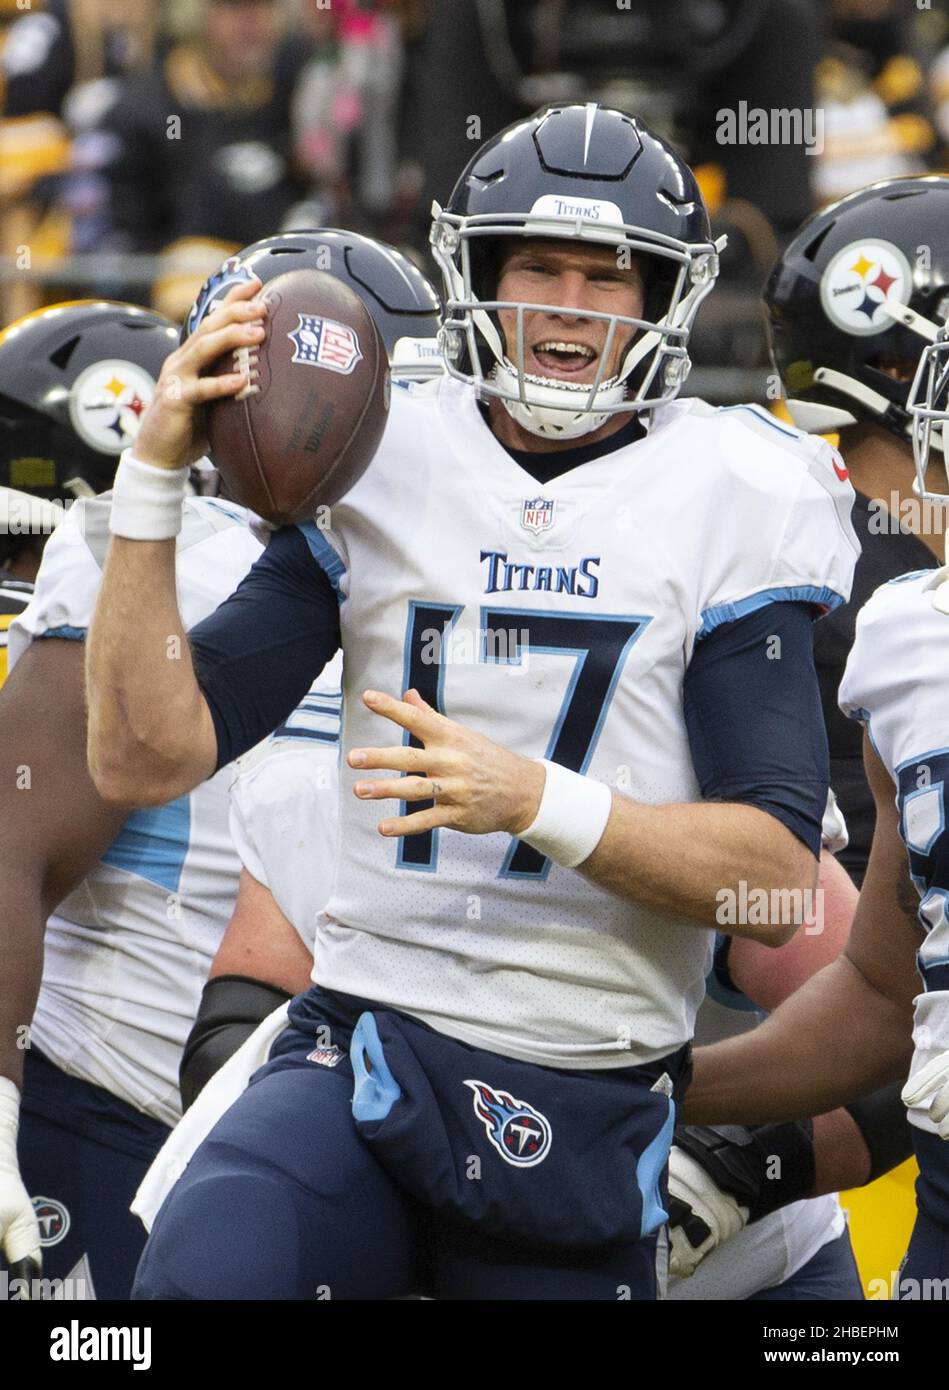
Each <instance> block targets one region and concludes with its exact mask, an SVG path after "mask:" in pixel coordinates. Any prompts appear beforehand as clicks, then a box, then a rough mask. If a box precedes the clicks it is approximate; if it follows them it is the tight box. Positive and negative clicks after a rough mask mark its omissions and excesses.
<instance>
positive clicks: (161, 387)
mask: <svg viewBox="0 0 949 1390" xmlns="http://www.w3.org/2000/svg"><path fill="white" fill-rule="evenodd" d="M260 288H261V284H260V281H259V280H257V279H254V280H250V281H246V282H244V283H242V284H239V285H235V286H234V287H233V288H232V289H231V290H229V291H228V293H227V295H226V296H225V297H224V299H222V300H221V301H220V303H219V304H218V305H216V306H215V309H214V312H213V313H212V314H208V315H206V316H205V318H204V319H203V320H202V322H201V323H200V324H199V326H198V327H197V329H196V330H195V331H194V333H192V335H191V337H190V338H188V339H187V340H186V341H185V342H183V343H182V344H181V347H179V348H176V350H175V351H174V352H173V353H171V354H170V356H169V357H167V358H166V359H165V363H164V365H163V367H162V369H161V375H160V376H159V378H158V383H157V385H156V387H155V399H154V400H153V401H152V403H151V405H150V406H149V407H148V409H147V410H146V411H145V414H144V415H143V416H142V423H141V426H140V428H139V431H138V434H137V435H136V438H135V449H134V453H135V457H136V458H137V459H139V460H140V461H141V462H142V463H151V464H154V465H155V466H156V467H158V468H168V469H173V468H184V467H185V466H186V465H187V464H190V463H193V462H194V460H195V459H199V458H201V456H202V455H203V454H204V453H205V452H206V451H207V445H206V440H205V437H204V422H203V412H202V410H201V407H202V406H204V405H206V404H207V402H208V401H215V400H219V399H221V398H222V397H223V396H235V395H236V394H237V392H238V391H240V390H241V388H242V387H244V386H246V385H247V381H248V378H247V376H246V374H245V373H243V372H229V373H227V374H226V375H224V376H202V375H201V373H202V372H203V371H205V370H206V369H207V368H208V367H210V366H211V365H212V363H214V362H216V361H217V359H218V358H219V357H221V356H223V355H224V353H226V352H234V351H235V350H237V349H239V348H254V347H257V346H258V345H259V344H260V343H261V342H262V341H263V337H264V327H263V320H264V319H265V318H266V316H267V307H266V305H265V304H264V303H263V301H262V300H260V299H257V298H255V297H254V296H255V295H256V294H257V291H258V290H259V289H260Z"/></svg>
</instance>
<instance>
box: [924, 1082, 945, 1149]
mask: <svg viewBox="0 0 949 1390" xmlns="http://www.w3.org/2000/svg"><path fill="white" fill-rule="evenodd" d="M947 1115H949V1085H943V1086H940V1088H939V1090H938V1091H937V1092H936V1094H935V1095H934V1096H933V1103H932V1105H931V1106H930V1107H929V1118H930V1119H931V1120H932V1122H933V1124H934V1125H938V1126H939V1133H940V1134H941V1135H942V1137H943V1138H945V1137H946V1136H945V1135H944V1134H943V1133H942V1131H943V1121H944V1120H945V1119H946V1116H947Z"/></svg>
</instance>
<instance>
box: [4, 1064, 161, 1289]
mask: <svg viewBox="0 0 949 1390" xmlns="http://www.w3.org/2000/svg"><path fill="white" fill-rule="evenodd" d="M168 1134H169V1130H168V1128H167V1126H166V1125H163V1124H161V1123H159V1121H158V1120H154V1119H152V1118H151V1117H150V1116H148V1115H143V1114H141V1113H140V1112H139V1111H138V1110H135V1109H134V1108H133V1107H132V1106H131V1105H127V1104H126V1103H125V1102H124V1101H121V1100H119V1099H118V1098H117V1097H116V1096H113V1095H112V1094H111V1093H110V1092H109V1091H106V1090H103V1088H102V1087H101V1086H93V1085H92V1084H91V1083H90V1082H88V1081H80V1080H79V1079H78V1078H77V1077H75V1076H69V1075H67V1073H66V1072H64V1071H61V1070H60V1069H59V1067H56V1066H54V1065H53V1063H52V1062H50V1061H49V1060H48V1059H47V1058H45V1057H43V1056H41V1055H40V1053H38V1052H37V1051H36V1049H35V1048H34V1049H33V1050H32V1051H30V1052H28V1053H27V1054H26V1056H25V1058H24V1079H23V1102H22V1106H21V1109H20V1133H19V1139H18V1143H17V1153H18V1157H19V1162H20V1172H21V1173H22V1175H23V1182H24V1185H25V1187H26V1190H27V1192H29V1194H30V1196H31V1197H32V1198H33V1204H34V1207H35V1208H36V1211H37V1216H38V1218H39V1222H40V1234H41V1236H42V1239H43V1252H42V1253H43V1278H44V1279H64V1280H65V1279H67V1278H71V1279H72V1280H73V1281H75V1282H74V1283H73V1284H71V1285H67V1286H66V1290H65V1292H66V1294H67V1296H72V1297H82V1298H92V1297H96V1298H103V1299H106V1298H108V1299H113V1298H119V1299H124V1298H128V1297H129V1296H130V1293H131V1288H132V1280H133V1278H134V1275H135V1268H136V1265H137V1264H138V1261H139V1257H140V1256H141V1253H142V1247H143V1246H144V1244H145V1228H144V1227H143V1226H142V1223H141V1222H140V1221H139V1219H138V1217H137V1216H133V1215H132V1214H131V1212H130V1211H129V1203H130V1202H131V1200H132V1198H133V1197H134V1195H135V1192H136V1190H137V1188H138V1185H139V1183H140V1182H141V1181H142V1178H143V1177H144V1176H145V1174H146V1172H147V1171H148V1168H149V1166H150V1165H151V1162H152V1159H153V1158H154V1157H155V1155H156V1154H157V1152H158V1150H159V1149H160V1148H161V1146H162V1144H163V1143H164V1142H165V1140H166V1139H167V1138H168ZM40 1199H43V1200H42V1201H41V1200H40ZM80 1280H81V1281H83V1283H82V1285H80V1284H79V1282H78V1281H80Z"/></svg>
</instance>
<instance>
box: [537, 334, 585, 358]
mask: <svg viewBox="0 0 949 1390" xmlns="http://www.w3.org/2000/svg"><path fill="white" fill-rule="evenodd" d="M534 351H535V352H574V353H579V354H580V356H581V357H594V356H595V355H596V354H595V353H594V351H593V349H592V348H591V347H587V345H586V343H561V342H556V341H554V339H552V338H551V339H549V340H548V341H547V342H546V343H538V344H537V346H536V348H535V349H534Z"/></svg>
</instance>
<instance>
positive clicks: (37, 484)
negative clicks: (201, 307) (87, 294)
mask: <svg viewBox="0 0 949 1390" xmlns="http://www.w3.org/2000/svg"><path fill="white" fill-rule="evenodd" d="M177 343H178V331H177V329H176V328H175V326H174V324H172V323H170V322H169V321H168V319H165V318H162V316H161V315H160V314H155V313H152V311H151V310H150V309H142V308H139V307H138V306H137V305H134V304H119V303H114V302H112V301H109V300H100V299H95V300H94V299H80V300H73V301H71V302H69V303H66V304H53V305H50V306H49V307H47V308H45V309H38V310H36V311H35V312H34V313H32V314H27V315H26V316H25V317H24V318H21V319H17V320H16V322H15V323H11V324H10V326H9V327H8V328H6V329H4V330H3V332H0V485H2V486H5V487H12V488H18V489H20V490H22V491H24V492H28V493H31V494H33V495H34V496H38V497H47V498H53V499H60V500H66V499H69V498H71V497H76V496H82V495H85V496H88V495H90V494H91V493H95V492H102V491H104V490H105V489H106V488H109V487H111V486H112V481H113V478H114V477H115V470H116V467H117V465H118V460H119V454H120V453H121V452H122V450H123V449H125V448H127V447H128V445H130V444H131V443H132V441H133V440H134V438H135V435H136V433H137V432H138V425H139V421H140V419H141V416H142V413H143V411H144V410H145V407H146V406H147V405H148V403H149V401H150V400H151V399H152V395H153V394H154V390H155V382H156V381H157V379H158V374H159V372H160V371H161V368H162V363H163V362H164V360H165V358H166V357H167V356H168V354H169V353H170V352H172V351H173V350H174V348H175V347H176V346H177Z"/></svg>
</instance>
